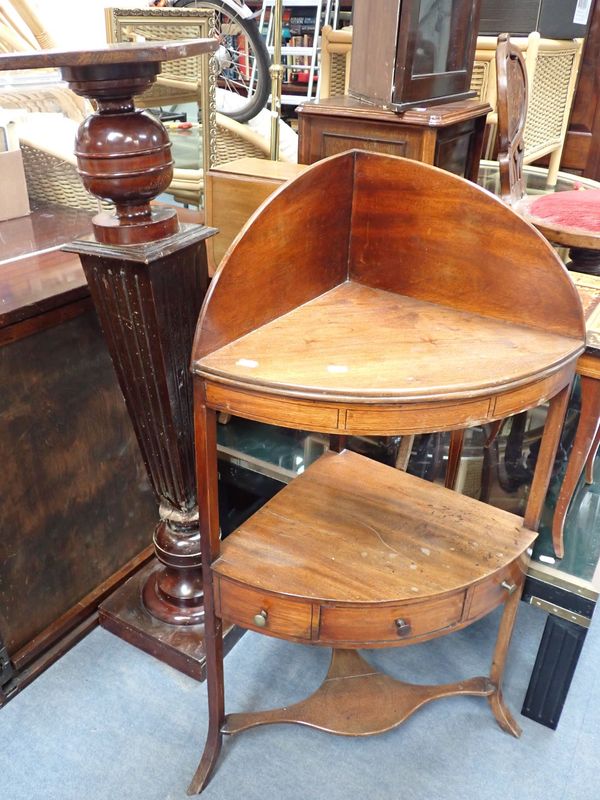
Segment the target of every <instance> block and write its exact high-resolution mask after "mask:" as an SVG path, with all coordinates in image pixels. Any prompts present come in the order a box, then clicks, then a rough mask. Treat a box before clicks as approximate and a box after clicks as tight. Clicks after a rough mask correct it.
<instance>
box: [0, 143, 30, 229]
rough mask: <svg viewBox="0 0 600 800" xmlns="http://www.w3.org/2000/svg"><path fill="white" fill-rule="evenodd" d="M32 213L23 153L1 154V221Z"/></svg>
mask: <svg viewBox="0 0 600 800" xmlns="http://www.w3.org/2000/svg"><path fill="white" fill-rule="evenodd" d="M30 213H31V210H30V208H29V196H28V194H27V183H26V182H25V170H24V169H23V155H22V154H21V151H20V150H7V151H6V152H5V153H0V221H1V220H4V219H14V218H15V217H25V216H27V214H30Z"/></svg>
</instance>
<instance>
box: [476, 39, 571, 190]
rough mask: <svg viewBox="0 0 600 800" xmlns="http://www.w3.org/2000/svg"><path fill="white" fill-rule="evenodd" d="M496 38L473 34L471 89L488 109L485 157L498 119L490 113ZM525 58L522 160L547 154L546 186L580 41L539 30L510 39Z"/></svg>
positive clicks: (556, 163)
mask: <svg viewBox="0 0 600 800" xmlns="http://www.w3.org/2000/svg"><path fill="white" fill-rule="evenodd" d="M496 41H497V40H496V37H494V36H479V37H478V39H477V50H476V52H475V65H474V69H473V77H472V79H471V89H473V90H474V91H475V92H477V96H478V97H479V98H481V99H482V100H486V101H487V102H488V103H489V104H490V105H491V106H492V108H493V109H494V111H493V112H492V113H491V114H490V115H489V116H488V126H490V128H489V135H488V139H487V141H488V146H487V152H486V156H487V157H490V156H492V155H493V152H492V151H493V149H494V146H495V139H496V136H495V132H496V128H497V121H498V117H497V114H496V66H495V54H496ZM511 42H512V43H513V44H515V45H516V46H517V47H518V48H519V49H520V50H521V52H522V53H523V55H524V57H525V64H526V66H527V76H528V77H527V79H528V90H529V109H528V113H527V123H526V125H525V156H524V163H525V164H531V163H532V162H533V161H537V159H539V158H541V157H542V156H546V155H550V165H549V169H548V185H549V186H553V185H554V184H555V183H556V174H557V173H558V170H559V167H560V160H561V157H562V150H563V146H564V141H565V136H566V133H567V126H568V123H569V114H570V112H571V104H572V102H573V95H574V92H575V84H576V80H577V72H578V69H579V62H580V58H581V48H582V40H580V39H573V40H557V39H541V38H540V35H539V33H537V32H534V33H530V34H529V36H528V37H526V38H525V37H515V38H511Z"/></svg>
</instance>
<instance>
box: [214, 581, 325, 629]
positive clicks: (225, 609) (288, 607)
mask: <svg viewBox="0 0 600 800" xmlns="http://www.w3.org/2000/svg"><path fill="white" fill-rule="evenodd" d="M215 579H216V582H217V587H216V589H217V596H218V598H219V603H218V608H217V612H218V613H219V615H220V616H221V617H222V618H224V619H227V620H229V621H231V622H234V623H235V624H236V625H240V626H241V627H242V628H250V629H251V630H253V631H260V632H261V633H268V634H270V635H271V636H284V637H294V638H298V639H310V637H311V623H312V606H311V604H310V603H303V602H300V601H295V600H289V599H288V598H283V597H278V596H277V595H274V594H270V593H269V592H261V591H260V590H259V589H254V588H249V587H247V586H241V585H240V584H239V583H233V582H232V581H228V580H224V579H223V578H221V577H220V576H215ZM260 617H262V619H263V622H264V624H263V625H261V624H259V623H258V621H257V618H260Z"/></svg>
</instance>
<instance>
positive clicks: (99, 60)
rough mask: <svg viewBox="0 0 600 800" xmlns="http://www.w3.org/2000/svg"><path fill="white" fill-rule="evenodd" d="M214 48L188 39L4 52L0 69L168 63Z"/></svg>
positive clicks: (213, 44)
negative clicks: (30, 51)
mask: <svg viewBox="0 0 600 800" xmlns="http://www.w3.org/2000/svg"><path fill="white" fill-rule="evenodd" d="M217 47H218V42H217V41H216V40H215V39H192V40H190V41H187V42H185V41H182V42H127V43H124V44H105V45H102V46H101V47H90V48H86V49H85V50H60V49H54V50H39V51H37V52H34V53H6V54H2V55H0V70H5V69H40V68H46V67H79V66H83V67H88V66H91V65H94V64H128V63H138V62H142V61H150V62H162V61H172V60H174V59H177V58H188V57H189V56H197V55H200V54H201V53H210V52H212V51H213V50H216V49H217Z"/></svg>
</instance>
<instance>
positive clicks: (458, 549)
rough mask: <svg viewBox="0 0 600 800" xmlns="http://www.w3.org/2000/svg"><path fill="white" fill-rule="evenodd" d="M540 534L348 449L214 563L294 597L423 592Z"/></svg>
mask: <svg viewBox="0 0 600 800" xmlns="http://www.w3.org/2000/svg"><path fill="white" fill-rule="evenodd" d="M423 520H426V522H425V523H424V522H423ZM536 535H537V534H536V533H534V532H533V531H531V530H528V529H527V528H525V527H523V520H522V518H521V517H518V516H516V515H514V514H510V513H508V512H507V511H502V510H500V509H497V508H493V507H492V506H489V505H486V504H484V503H480V502H479V501H477V500H473V499H472V498H468V497H464V496H462V495H458V494H456V493H455V492H453V491H451V490H449V489H444V488H443V487H440V486H437V485H435V484H432V483H428V482H425V481H423V480H422V479H420V478H416V477H414V476H412V475H408V474H406V473H403V472H400V471H399V470H396V469H394V468H392V467H388V466H386V465H384V464H379V463H377V462H375V461H373V460H371V459H367V458H365V457H364V456H360V455H358V454H356V453H352V452H350V451H344V452H343V453H340V454H336V455H334V454H332V453H328V454H325V455H324V456H322V457H321V458H320V459H318V461H316V462H315V463H314V464H312V465H311V466H310V467H309V468H308V470H307V471H306V472H305V473H304V474H303V475H300V476H299V477H298V478H296V479H295V480H294V481H292V483H290V484H289V485H288V486H287V487H286V488H285V489H283V490H282V491H281V492H280V493H278V494H277V495H276V496H275V497H274V498H272V499H271V500H270V501H269V502H268V503H267V504H266V505H265V506H263V507H262V508H261V509H260V510H259V511H258V512H257V513H256V514H254V515H253V516H252V517H251V518H250V519H249V520H247V521H246V522H244V523H243V525H242V526H241V527H240V528H238V530H237V531H235V533H233V534H232V535H231V536H229V537H227V538H226V539H225V540H224V541H223V543H222V545H221V555H220V557H219V559H218V560H217V561H216V562H215V563H214V565H213V569H214V570H215V571H216V572H217V573H219V574H220V575H222V576H224V577H228V578H231V579H232V580H236V581H239V582H240V583H242V584H249V585H252V586H254V587H256V588H258V589H261V590H263V591H269V592H275V593H278V594H283V595H287V596H291V597H299V598H309V599H311V600H318V601H324V602H328V601H335V602H338V603H361V604H362V603H385V602H394V601H404V600H408V601H410V600H415V601H418V600H422V599H424V598H427V597H432V596H434V595H443V594H444V593H449V592H453V591H456V590H458V589H461V588H463V587H466V586H468V585H470V584H473V583H477V582H479V581H482V580H484V579H485V578H487V577H489V576H490V575H492V574H493V573H495V572H497V570H499V569H501V568H502V567H504V566H505V565H506V564H507V563H510V562H511V561H513V560H514V559H516V558H518V557H519V556H520V555H521V554H522V553H523V552H524V551H525V550H526V548H527V547H529V546H530V545H531V544H532V542H533V541H534V539H535V537H536Z"/></svg>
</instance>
